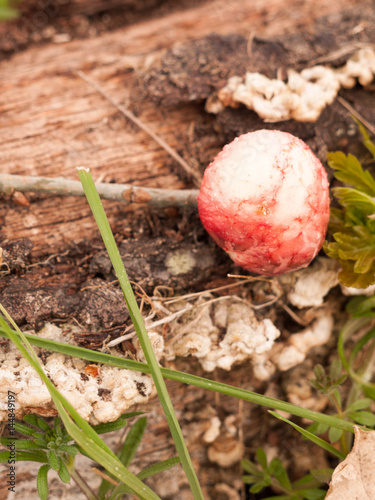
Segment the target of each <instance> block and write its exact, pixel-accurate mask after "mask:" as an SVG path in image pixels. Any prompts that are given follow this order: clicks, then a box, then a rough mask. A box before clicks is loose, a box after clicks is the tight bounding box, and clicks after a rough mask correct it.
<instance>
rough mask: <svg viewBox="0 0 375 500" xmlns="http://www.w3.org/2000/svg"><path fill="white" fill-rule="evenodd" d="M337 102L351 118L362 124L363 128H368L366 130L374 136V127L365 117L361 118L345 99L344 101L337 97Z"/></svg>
mask: <svg viewBox="0 0 375 500" xmlns="http://www.w3.org/2000/svg"><path fill="white" fill-rule="evenodd" d="M337 100H338V101H339V103H340V104H341V105H342V106H344V108H345V109H347V110H348V111H349V113H351V114H352V115H353V116H355V117H356V118H357V120H359V121H360V122H362V123H363V125H364V126H365V127H367V128H368V130H369V131H370V132H371V133H372V134H374V135H375V127H374V125H373V124H372V123H370V122H369V121H368V120H366V118H365V117H363V116H362V115H361V114H360V113H358V111H357V110H356V109H355V108H353V106H351V105H350V104H349V103H348V101H347V100H346V99H344V98H343V97H340V96H339V97H338V98H337Z"/></svg>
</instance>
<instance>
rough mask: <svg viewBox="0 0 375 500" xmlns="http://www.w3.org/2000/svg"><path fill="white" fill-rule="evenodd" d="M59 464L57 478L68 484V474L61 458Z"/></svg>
mask: <svg viewBox="0 0 375 500" xmlns="http://www.w3.org/2000/svg"><path fill="white" fill-rule="evenodd" d="M59 462H60V466H59V471H58V474H59V478H60V479H61V481H62V482H63V483H70V474H69V471H68V467H67V466H66V464H65V462H64V460H62V459H61V458H60V460H59Z"/></svg>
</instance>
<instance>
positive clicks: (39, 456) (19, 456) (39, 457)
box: [0, 451, 48, 464]
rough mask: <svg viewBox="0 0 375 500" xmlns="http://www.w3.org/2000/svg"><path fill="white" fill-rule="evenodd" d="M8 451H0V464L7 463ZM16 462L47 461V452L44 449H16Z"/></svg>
mask: <svg viewBox="0 0 375 500" xmlns="http://www.w3.org/2000/svg"><path fill="white" fill-rule="evenodd" d="M8 460H9V451H1V452H0V464H5V463H8ZM15 461H16V462H22V461H26V462H41V463H46V462H48V459H47V454H46V453H44V451H16V456H15Z"/></svg>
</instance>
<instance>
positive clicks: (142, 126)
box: [76, 71, 202, 186]
mask: <svg viewBox="0 0 375 500" xmlns="http://www.w3.org/2000/svg"><path fill="white" fill-rule="evenodd" d="M76 75H77V76H79V77H80V78H81V79H82V80H84V81H85V82H86V83H88V84H89V85H90V87H92V88H93V89H95V90H96V91H97V92H99V94H101V95H102V96H103V97H104V98H105V99H107V101H109V102H110V103H111V104H113V106H115V108H117V109H118V110H119V111H120V112H121V113H122V114H123V115H124V116H125V117H126V118H128V120H131V121H132V122H133V123H135V124H136V125H137V126H138V127H139V128H140V129H141V130H143V131H144V132H146V134H148V135H149V136H150V137H152V139H154V141H155V142H157V143H158V144H159V146H161V147H162V148H163V149H164V150H165V151H167V153H168V154H169V155H170V156H171V157H172V158H173V159H174V160H176V161H177V162H178V163H179V165H180V166H181V167H182V168H183V170H184V171H185V172H186V173H187V174H188V175H189V177H191V178H193V179H194V181H195V183H196V185H197V186H199V185H200V183H201V180H202V179H201V177H200V175H199V174H198V173H197V172H195V171H194V170H193V169H192V168H191V167H190V165H189V164H188V163H187V162H186V161H185V160H184V159H183V158H182V156H180V155H179V154H178V153H177V151H176V150H175V149H173V148H172V147H171V146H170V145H169V144H168V143H167V142H165V141H164V139H162V138H161V137H160V136H159V135H157V134H156V133H155V132H154V131H153V130H151V129H150V127H149V126H148V125H146V123H143V122H142V120H140V119H139V118H137V117H136V116H135V114H134V113H132V112H131V111H130V110H129V109H127V108H125V107H124V106H122V105H121V104H119V103H118V102H117V101H115V99H113V98H112V97H111V96H110V95H109V94H107V92H105V91H104V90H103V89H102V88H101V87H99V85H98V84H97V83H96V82H94V81H93V80H91V78H89V77H88V76H87V75H85V73H83V72H82V71H76Z"/></svg>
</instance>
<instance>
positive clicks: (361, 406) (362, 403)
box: [346, 398, 371, 412]
mask: <svg viewBox="0 0 375 500" xmlns="http://www.w3.org/2000/svg"><path fill="white" fill-rule="evenodd" d="M370 405H371V399H370V398H363V399H358V400H357V401H354V403H351V404H350V405H349V406H348V407H347V408H346V411H347V412H348V411H349V412H350V411H358V410H365V409H366V408H368V407H369V406H370Z"/></svg>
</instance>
